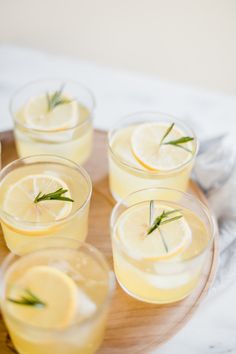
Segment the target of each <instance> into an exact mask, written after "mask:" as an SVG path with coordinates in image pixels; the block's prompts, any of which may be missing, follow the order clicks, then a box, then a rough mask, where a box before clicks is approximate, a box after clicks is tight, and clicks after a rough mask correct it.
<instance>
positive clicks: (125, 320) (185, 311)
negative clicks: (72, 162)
mask: <svg viewBox="0 0 236 354" xmlns="http://www.w3.org/2000/svg"><path fill="white" fill-rule="evenodd" d="M0 140H1V142H2V162H3V166H4V165H6V164H7V163H9V162H10V161H12V160H14V159H15V158H16V157H17V155H16V150H15V144H14V139H13V134H12V132H11V131H7V132H3V133H0ZM85 168H86V170H87V171H88V172H89V174H90V176H91V178H92V181H93V196H92V202H91V212H90V223H89V235H88V242H90V243H92V244H93V245H95V246H96V247H97V248H99V249H100V250H101V251H102V252H103V253H104V254H105V255H106V257H107V258H108V260H109V262H110V264H111V266H112V253H111V243H110V235H109V217H110V213H111V209H112V207H113V205H114V200H113V199H112V196H111V194H110V192H109V189H108V176H107V173H108V172H107V171H108V168H107V158H106V134H105V132H102V131H95V140H94V153H93V155H92V157H91V159H90V160H89V162H88V163H87V164H86V166H85ZM190 192H191V193H193V194H195V195H197V197H199V198H200V199H201V200H202V201H203V202H204V203H206V199H205V197H204V195H203V194H202V192H201V190H200V189H199V187H198V186H197V185H196V184H194V183H193V182H191V184H190ZM0 232H1V231H0ZM1 236H2V234H1ZM216 250H217V247H216V243H215V244H214V245H213V247H212V250H211V253H210V257H209V260H208V263H207V265H206V267H205V269H204V273H203V275H202V278H201V281H200V284H199V286H198V288H197V289H196V290H195V291H194V292H193V293H192V294H191V295H190V296H189V297H187V298H186V299H185V300H182V301H179V302H176V303H174V304H168V305H161V306H159V305H153V304H146V303H143V302H140V301H137V300H135V299H133V298H131V297H130V296H128V295H127V294H126V293H125V292H124V291H123V290H122V289H121V288H120V287H119V285H118V284H117V287H116V291H115V294H114V298H113V301H112V305H111V310H110V313H109V318H108V326H107V331H106V334H105V340H104V342H103V345H102V347H101V348H100V350H99V351H98V353H99V354H121V353H122V354H123V353H127V354H146V353H150V352H151V351H153V350H154V349H155V348H157V347H158V345H160V344H162V343H164V342H165V341H166V340H168V339H169V338H171V337H172V336H173V335H174V334H176V333H177V332H178V331H179V330H180V328H181V327H182V326H183V325H184V324H186V322H187V321H188V320H189V319H190V318H191V316H192V314H193V313H194V312H195V311H196V309H197V307H198V305H199V304H200V302H201V300H202V299H203V297H204V296H205V295H206V293H207V291H208V289H209V287H210V285H211V283H212V281H213V279H214V275H215V270H216V260H217V252H216ZM7 252H8V251H7V249H6V246H5V244H4V240H3V237H1V238H0V261H1V260H2V259H3V257H4V256H5V255H6V254H7ZM0 352H1V353H4V354H10V353H13V352H14V349H12V346H11V343H10V341H9V338H8V336H7V332H6V329H5V326H4V324H3V321H2V319H0ZM65 354H66V353H65Z"/></svg>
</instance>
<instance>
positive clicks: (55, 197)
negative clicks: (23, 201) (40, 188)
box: [34, 188, 74, 203]
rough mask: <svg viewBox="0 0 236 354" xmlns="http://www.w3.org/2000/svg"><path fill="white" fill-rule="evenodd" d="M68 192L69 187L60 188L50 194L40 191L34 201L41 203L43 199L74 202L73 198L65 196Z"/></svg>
mask: <svg viewBox="0 0 236 354" xmlns="http://www.w3.org/2000/svg"><path fill="white" fill-rule="evenodd" d="M66 192H68V189H63V188H59V189H57V190H56V191H55V192H52V193H48V194H42V192H39V193H38V194H37V195H36V197H35V199H34V203H39V202H41V201H43V200H63V201H66V202H74V200H73V199H71V198H68V197H64V196H63V194H65V193H66Z"/></svg>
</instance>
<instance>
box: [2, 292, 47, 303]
mask: <svg viewBox="0 0 236 354" xmlns="http://www.w3.org/2000/svg"><path fill="white" fill-rule="evenodd" d="M24 291H25V295H22V296H21V297H20V298H19V299H12V298H7V300H8V301H10V302H13V303H14V304H17V305H25V306H36V307H45V306H46V303H45V302H43V301H41V300H40V299H39V298H38V297H37V296H36V295H34V294H33V293H32V291H30V290H29V289H25V290H24Z"/></svg>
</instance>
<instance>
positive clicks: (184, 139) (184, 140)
mask: <svg viewBox="0 0 236 354" xmlns="http://www.w3.org/2000/svg"><path fill="white" fill-rule="evenodd" d="M174 125H175V123H172V124H171V125H170V126H169V127H168V128H167V130H166V132H165V134H164V135H163V137H162V138H161V141H160V145H173V146H176V147H178V148H181V149H184V150H186V151H188V152H190V153H192V151H191V150H189V149H188V148H186V147H185V146H183V144H186V143H188V142H189V141H193V140H194V138H192V137H190V136H183V137H182V138H179V139H176V140H170V141H166V142H165V138H166V137H167V136H168V135H169V134H170V132H171V130H172V129H173V128H174Z"/></svg>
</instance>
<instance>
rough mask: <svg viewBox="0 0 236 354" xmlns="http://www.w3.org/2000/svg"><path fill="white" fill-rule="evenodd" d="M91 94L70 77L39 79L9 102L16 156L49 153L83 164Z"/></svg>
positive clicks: (88, 150) (87, 145) (88, 137)
mask: <svg viewBox="0 0 236 354" xmlns="http://www.w3.org/2000/svg"><path fill="white" fill-rule="evenodd" d="M94 106H95V103H94V97H93V94H92V93H91V92H90V90H89V89H87V88H86V87H84V86H83V85H81V84H80V83H77V82H73V81H69V80H56V79H55V80H41V81H36V82H33V83H29V84H27V85H25V86H23V87H22V88H20V89H19V90H18V91H17V92H16V93H15V94H14V95H13V97H12V99H11V102H10V113H11V115H12V118H13V121H14V133H15V140H16V147H17V152H18V155H19V157H26V156H30V155H38V154H52V155H58V156H62V157H66V158H68V159H70V160H72V161H75V162H76V163H79V164H83V163H84V162H86V161H87V159H88V158H89V156H90V154H91V149H92V139H93V126H92V123H93V112H94Z"/></svg>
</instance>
